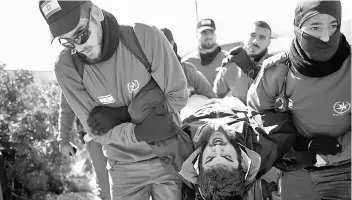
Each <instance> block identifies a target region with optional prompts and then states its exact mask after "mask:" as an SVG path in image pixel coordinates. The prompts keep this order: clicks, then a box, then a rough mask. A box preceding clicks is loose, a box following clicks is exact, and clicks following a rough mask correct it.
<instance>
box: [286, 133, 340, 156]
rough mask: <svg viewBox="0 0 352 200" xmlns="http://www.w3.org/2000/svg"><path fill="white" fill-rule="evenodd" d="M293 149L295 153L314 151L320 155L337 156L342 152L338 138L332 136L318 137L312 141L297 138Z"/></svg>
mask: <svg viewBox="0 0 352 200" xmlns="http://www.w3.org/2000/svg"><path fill="white" fill-rule="evenodd" d="M293 149H294V150H295V151H306V150H312V151H313V152H315V153H316V154H320V155H336V154H337V153H340V152H341V151H342V147H341V145H340V144H339V143H338V141H337V138H334V137H330V136H316V137H313V138H311V139H309V138H306V137H304V136H297V137H296V142H295V144H294V145H293Z"/></svg>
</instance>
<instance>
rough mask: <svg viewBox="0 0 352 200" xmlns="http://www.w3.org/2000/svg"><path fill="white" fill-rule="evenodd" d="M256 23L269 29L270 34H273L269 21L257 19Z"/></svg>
mask: <svg viewBox="0 0 352 200" xmlns="http://www.w3.org/2000/svg"><path fill="white" fill-rule="evenodd" d="M254 25H256V26H259V27H262V28H266V29H268V30H269V31H270V34H271V28H270V26H269V24H268V23H266V22H264V21H256V22H254Z"/></svg>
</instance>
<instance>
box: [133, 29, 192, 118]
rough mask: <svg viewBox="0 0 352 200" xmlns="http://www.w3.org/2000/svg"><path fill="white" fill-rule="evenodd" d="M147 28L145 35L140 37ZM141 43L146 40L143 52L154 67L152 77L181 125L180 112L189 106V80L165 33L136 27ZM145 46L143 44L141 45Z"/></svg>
mask: <svg viewBox="0 0 352 200" xmlns="http://www.w3.org/2000/svg"><path fill="white" fill-rule="evenodd" d="M143 27H144V28H145V31H144V32H145V35H140V34H141V33H143V31H138V29H140V28H143ZM136 35H137V37H138V39H139V41H143V40H144V47H143V46H142V48H143V51H144V53H145V54H146V56H147V59H148V60H149V61H150V63H151V65H152V72H151V75H152V77H153V78H154V80H155V81H156V82H157V83H158V85H159V87H160V88H161V90H162V91H163V92H164V94H165V97H166V105H167V108H168V110H169V111H170V112H172V113H173V114H174V117H175V118H176V119H177V120H176V121H178V123H180V119H179V114H178V113H179V111H180V110H181V109H182V108H183V107H184V106H185V105H186V104H187V100H188V92H187V80H186V77H185V74H184V72H183V69H182V67H181V64H180V62H179V60H178V59H177V57H176V54H175V52H174V51H173V50H172V48H171V45H170V44H169V42H168V41H167V39H166V37H165V36H164V35H163V33H162V32H161V31H160V30H159V29H158V28H156V27H154V26H152V27H150V26H147V25H143V26H136ZM141 45H143V42H142V43H141Z"/></svg>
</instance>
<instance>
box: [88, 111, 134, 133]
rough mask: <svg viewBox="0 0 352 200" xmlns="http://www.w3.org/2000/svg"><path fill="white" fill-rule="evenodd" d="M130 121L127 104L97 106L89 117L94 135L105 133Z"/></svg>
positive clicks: (89, 123) (89, 124)
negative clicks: (116, 106)
mask: <svg viewBox="0 0 352 200" xmlns="http://www.w3.org/2000/svg"><path fill="white" fill-rule="evenodd" d="M130 121H131V116H130V114H129V113H128V107H127V106H121V107H118V108H112V107H107V106H96V107H94V108H93V110H92V112H91V113H90V115H89V117H88V119H87V123H88V126H89V128H90V131H91V133H92V134H94V135H104V134H106V133H107V132H108V131H109V130H111V129H113V128H114V127H115V126H117V125H119V124H122V123H126V122H130Z"/></svg>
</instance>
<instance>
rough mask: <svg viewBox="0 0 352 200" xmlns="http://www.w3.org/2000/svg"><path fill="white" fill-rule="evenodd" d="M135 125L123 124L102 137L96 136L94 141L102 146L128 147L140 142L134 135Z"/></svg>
mask: <svg viewBox="0 0 352 200" xmlns="http://www.w3.org/2000/svg"><path fill="white" fill-rule="evenodd" d="M135 126H136V125H135V124H133V123H122V124H119V125H117V126H115V127H114V128H113V129H111V130H110V131H108V132H107V133H106V134H104V135H102V136H94V137H93V139H94V140H95V141H96V142H99V143H100V144H102V145H108V144H118V145H128V144H135V143H138V142H139V141H138V140H137V138H136V136H135V134H134V128H135Z"/></svg>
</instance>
